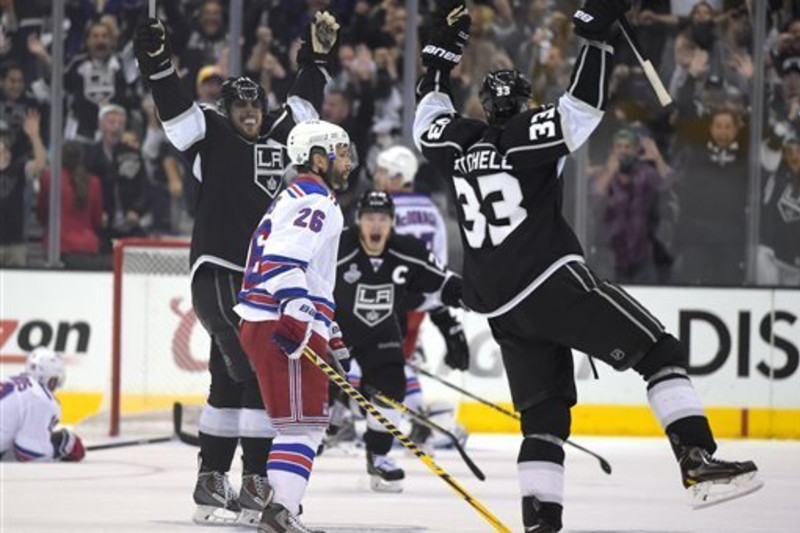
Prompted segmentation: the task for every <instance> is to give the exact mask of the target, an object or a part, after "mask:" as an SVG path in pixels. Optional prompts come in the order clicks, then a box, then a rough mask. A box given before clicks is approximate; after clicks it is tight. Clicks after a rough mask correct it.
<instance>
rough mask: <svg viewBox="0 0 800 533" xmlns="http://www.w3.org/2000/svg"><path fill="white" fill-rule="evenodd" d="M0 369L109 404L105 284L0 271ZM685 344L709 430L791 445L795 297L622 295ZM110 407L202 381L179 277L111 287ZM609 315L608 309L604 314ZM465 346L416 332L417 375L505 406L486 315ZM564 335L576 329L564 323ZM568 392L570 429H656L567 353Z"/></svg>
mask: <svg viewBox="0 0 800 533" xmlns="http://www.w3.org/2000/svg"><path fill="white" fill-rule="evenodd" d="M0 291H2V295H3V296H2V315H1V316H0V321H1V322H0V374H1V375H2V376H8V375H10V374H13V373H16V372H18V371H20V370H21V368H22V366H21V362H22V361H23V360H24V353H26V351H28V350H30V349H32V348H34V347H36V346H40V345H45V346H50V347H52V348H55V349H58V350H60V351H62V352H64V353H65V355H66V357H67V359H68V363H69V373H68V379H67V384H66V387H65V389H64V391H63V392H62V393H61V395H60V396H61V399H62V404H63V407H64V421H65V422H66V423H76V422H78V421H80V420H81V419H84V418H86V417H88V416H91V415H94V414H96V413H98V411H102V410H104V409H107V408H108V398H109V395H110V391H111V385H110V384H111V360H112V357H111V345H112V344H111V342H112V334H111V331H112V279H111V275H110V274H106V273H74V272H59V271H54V272H44V271H35V272H34V271H8V270H4V271H0ZM629 292H630V293H631V295H633V296H634V297H635V298H636V299H638V300H639V301H641V302H642V304H644V305H645V306H646V307H647V308H648V309H649V310H650V311H651V312H652V313H653V315H655V316H656V317H657V318H658V319H659V320H660V321H661V322H662V323H663V324H664V326H665V327H666V328H667V330H668V331H670V332H673V333H674V334H676V335H677V336H678V337H679V338H681V340H683V341H684V342H685V343H686V344H687V345H688V347H689V352H690V373H691V375H692V379H693V381H694V383H695V385H696V387H697V389H698V391H699V392H700V395H701V399H702V400H703V403H704V404H705V406H706V407H707V408H708V412H709V415H710V418H711V422H712V425H713V426H714V428H715V430H716V432H717V433H718V434H719V435H720V436H728V437H741V436H752V437H779V438H800V375H799V374H800V370H799V369H798V364H799V363H800V320H799V319H800V289H739V288H737V289H727V288H720V289H695V288H679V287H659V288H655V287H632V288H630V291H629ZM123 294H124V296H123V321H122V325H123V328H122V346H123V351H122V366H121V377H122V388H121V399H122V412H123V415H130V414H132V413H137V412H147V411H152V410H155V409H159V408H166V407H168V406H169V405H171V403H172V402H173V401H175V400H176V399H180V400H181V401H184V402H188V403H196V402H201V401H202V399H203V396H204V394H205V391H206V390H207V386H208V377H207V371H206V366H207V357H208V355H207V354H208V340H207V338H206V335H205V333H204V331H203V330H202V326H200V324H199V323H198V322H197V321H196V317H194V314H193V313H192V312H191V297H190V294H189V284H188V280H187V279H185V278H180V277H162V278H152V277H150V278H145V277H144V276H142V277H141V278H139V277H137V276H136V275H129V276H126V280H125V283H124V286H123ZM609 312H612V311H611V310H610V311H609ZM462 320H463V322H464V327H465V332H466V335H467V338H468V340H469V343H470V350H471V354H472V366H471V369H470V371H469V372H468V373H464V374H462V373H458V372H450V371H449V370H448V369H447V368H446V367H444V365H443V364H442V359H443V355H444V342H443V341H442V339H441V337H440V335H439V333H438V331H436V329H435V328H433V327H432V325H431V324H429V323H428V322H427V321H426V322H425V323H424V324H423V327H422V331H421V338H422V344H423V347H424V349H425V353H426V356H427V368H428V369H429V370H432V371H435V372H436V373H437V374H439V375H440V376H442V377H443V378H445V379H447V380H450V381H452V382H453V383H455V384H457V385H459V386H460V387H463V388H465V389H467V390H469V391H471V392H473V393H475V394H478V395H480V396H482V397H484V398H486V399H488V400H491V401H493V402H497V403H500V404H502V405H505V406H510V404H509V403H508V402H509V398H510V397H509V394H508V387H507V385H506V380H505V375H504V373H503V368H502V363H501V360H500V353H499V348H498V347H497V345H496V344H495V343H494V341H493V340H492V338H491V334H490V332H489V329H488V325H487V323H486V320H485V319H483V318H481V317H478V316H476V315H474V314H464V315H463V316H462ZM575 327H580V324H576V325H575ZM575 363H576V364H575V367H576V377H577V379H578V391H579V397H580V403H579V406H578V407H577V408H576V409H575V411H574V418H573V429H574V432H575V433H587V434H601V435H656V434H660V433H661V430H660V428H659V427H658V424H657V422H656V421H655V419H654V418H653V417H652V415H651V414H650V411H649V408H648V407H647V404H646V399H645V393H644V384H643V383H642V381H641V379H640V378H639V376H638V375H636V374H635V373H633V372H628V373H623V374H620V373H616V372H614V371H613V370H612V369H611V368H609V367H607V366H605V365H603V364H602V363H598V370H599V372H600V379H599V380H595V379H594V378H593V377H592V373H591V370H590V367H589V365H588V359H587V358H586V357H585V356H584V355H582V354H576V359H575ZM422 383H423V387H424V391H425V395H426V399H427V400H428V401H429V402H430V401H436V400H442V401H447V402H451V403H454V404H456V403H457V404H458V405H459V420H460V421H461V423H462V424H464V425H465V426H467V428H468V429H469V430H471V431H486V432H507V431H515V430H516V424H515V422H514V421H513V420H511V419H508V418H506V417H504V415H502V414H500V413H496V412H494V411H491V410H489V409H487V408H485V407H483V406H481V405H479V404H476V403H472V402H465V401H463V400H464V399H462V398H460V397H459V396H458V395H457V394H454V393H452V392H451V391H450V390H449V389H447V388H445V387H443V386H441V385H439V384H437V383H435V382H432V381H430V380H426V379H425V378H423V380H422Z"/></svg>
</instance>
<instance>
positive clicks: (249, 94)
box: [220, 76, 267, 114]
mask: <svg viewBox="0 0 800 533" xmlns="http://www.w3.org/2000/svg"><path fill="white" fill-rule="evenodd" d="M235 100H243V101H245V102H253V101H258V102H260V103H261V109H262V111H263V112H264V113H265V114H266V112H267V93H266V92H265V91H264V88H263V87H262V86H261V85H259V84H258V83H256V82H254V81H253V80H251V79H250V78H248V77H247V76H238V77H236V76H231V77H229V78H225V81H223V82H222V96H221V97H220V106H221V107H222V108H223V109H224V110H225V112H226V113H229V112H230V109H231V106H232V105H233V102H234V101H235Z"/></svg>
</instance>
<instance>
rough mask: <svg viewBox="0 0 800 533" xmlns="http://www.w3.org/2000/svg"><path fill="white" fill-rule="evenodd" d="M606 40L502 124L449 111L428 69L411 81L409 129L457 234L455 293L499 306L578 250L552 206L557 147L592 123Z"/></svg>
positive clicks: (488, 307) (556, 202) (560, 156)
mask: <svg viewBox="0 0 800 533" xmlns="http://www.w3.org/2000/svg"><path fill="white" fill-rule="evenodd" d="M611 51H612V50H611V49H610V47H606V46H605V45H585V46H584V48H583V49H582V51H581V55H580V56H579V58H578V65H576V71H575V73H574V74H573V79H572V81H571V84H570V89H569V90H568V91H567V93H566V94H565V95H564V96H562V97H561V98H560V100H559V102H558V104H557V105H555V106H552V105H551V106H542V107H540V108H537V109H531V110H527V111H524V112H521V113H519V114H518V115H516V116H514V117H513V118H511V119H510V120H509V121H508V122H507V123H506V124H505V125H504V126H503V127H494V126H489V125H488V124H486V123H484V122H481V121H477V120H470V119H465V118H462V117H460V116H458V115H457V114H456V113H455V109H454V108H453V106H452V103H451V101H450V98H449V95H448V94H447V92H446V87H443V86H441V85H440V84H439V82H440V80H439V78H434V76H433V75H432V74H431V73H430V72H429V73H428V74H426V78H423V81H422V82H421V84H420V88H421V89H422V93H423V94H425V96H424V97H423V98H422V100H421V101H420V102H419V104H418V107H417V112H416V117H415V123H414V138H415V141H416V143H417V146H418V148H419V149H420V150H421V151H422V153H423V154H424V155H425V157H426V158H427V159H428V160H429V161H430V162H431V163H432V164H433V165H435V166H436V167H437V168H438V169H439V170H440V171H441V172H442V173H443V175H445V176H450V177H451V179H450V180H448V185H449V188H450V192H451V194H452V196H453V198H454V199H455V201H456V206H457V212H458V221H459V226H460V232H461V237H462V242H463V244H464V269H463V273H464V301H465V303H466V305H467V307H469V308H470V309H472V310H474V311H477V312H479V313H481V314H484V315H488V316H490V317H491V316H498V315H500V314H503V313H505V312H507V311H508V310H510V309H511V308H513V307H514V306H515V305H516V304H517V303H519V302H520V301H521V300H522V299H524V298H525V297H526V296H528V295H529V294H530V293H531V292H532V291H533V290H535V289H536V287H537V286H539V285H540V284H541V283H542V282H543V281H544V280H545V279H547V277H548V276H549V275H550V274H551V273H552V272H554V271H555V270H556V269H558V268H559V267H560V266H562V265H564V264H566V263H567V262H570V261H575V260H582V255H583V252H582V249H581V246H580V243H579V242H578V239H577V237H576V236H575V233H574V232H573V231H572V229H571V228H570V227H569V225H568V224H567V221H566V220H565V218H564V216H563V215H562V213H561V208H562V202H563V182H562V181H561V179H560V175H561V171H562V169H563V165H564V157H565V156H566V155H568V154H569V153H570V152H572V151H573V150H575V149H577V147H578V146H580V144H582V143H583V142H584V141H585V140H586V138H588V136H589V134H590V133H591V131H592V130H593V129H594V128H595V127H596V126H597V125H598V124H599V122H600V119H601V117H602V111H601V108H602V107H603V104H604V95H605V94H606V91H605V87H606V79H607V76H608V69H609V68H610V67H611V65H612V61H611V60H610V58H608V57H606V56H608V55H610V52H611Z"/></svg>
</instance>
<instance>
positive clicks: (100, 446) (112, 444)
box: [86, 435, 175, 452]
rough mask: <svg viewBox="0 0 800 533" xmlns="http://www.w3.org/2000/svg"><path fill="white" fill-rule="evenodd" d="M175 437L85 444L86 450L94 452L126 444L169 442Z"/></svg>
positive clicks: (139, 444) (124, 446) (138, 444)
mask: <svg viewBox="0 0 800 533" xmlns="http://www.w3.org/2000/svg"><path fill="white" fill-rule="evenodd" d="M174 438H175V437H174V436H172V435H170V436H169V437H152V438H149V439H138V440H125V441H120V442H107V443H105V444H95V445H93V446H87V447H86V451H87V452H96V451H98V450H111V449H112V448H127V447H128V446H141V445H144V444H159V443H162V442H169V441H171V440H173V439H174Z"/></svg>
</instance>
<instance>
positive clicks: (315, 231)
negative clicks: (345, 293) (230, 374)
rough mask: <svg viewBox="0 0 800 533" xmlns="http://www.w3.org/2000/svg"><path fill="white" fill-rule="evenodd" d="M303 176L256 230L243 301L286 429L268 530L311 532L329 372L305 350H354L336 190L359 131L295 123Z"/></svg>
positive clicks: (273, 476)
mask: <svg viewBox="0 0 800 533" xmlns="http://www.w3.org/2000/svg"><path fill="white" fill-rule="evenodd" d="M287 148H288V151H289V157H291V160H292V163H293V164H294V166H295V168H296V169H297V171H298V174H299V176H298V177H297V179H295V181H294V182H293V183H292V185H290V186H289V187H288V188H286V189H285V190H284V191H283V192H281V194H280V195H278V198H276V199H275V202H274V203H273V204H272V206H270V208H269V210H268V211H267V213H266V215H264V217H263V218H262V219H261V223H260V224H259V226H258V229H256V231H255V233H254V234H253V238H252V241H251V243H250V252H249V255H248V258H247V270H246V271H245V275H244V282H243V284H242V290H241V291H240V292H239V302H240V303H239V304H238V305H237V306H236V307H235V308H234V310H235V311H236V313H238V315H239V316H240V317H241V318H242V326H241V339H242V346H243V347H244V349H245V351H246V352H247V356H248V358H249V359H250V363H251V364H252V365H253V368H254V369H255V372H256V377H257V378H258V383H259V386H260V388H261V396H262V398H263V400H264V405H265V406H266V408H267V412H268V413H269V416H270V417H271V419H272V422H273V423H274V425H275V427H276V429H277V431H278V436H277V437H275V441H274V443H273V445H272V450H271V451H270V454H269V462H268V464H267V473H268V477H269V484H270V486H271V487H268V490H269V493H268V494H267V497H266V501H267V505H266V507H265V508H264V511H263V513H262V514H261V522H260V524H259V531H262V532H264V533H309V531H310V530H309V529H307V528H306V527H305V526H303V524H301V523H300V521H299V519H298V518H297V515H298V513H299V510H300V501H301V500H302V498H303V494H304V493H305V489H306V485H307V484H308V478H309V477H310V476H311V469H312V466H313V464H314V457H315V454H316V450H317V448H318V447H319V445H320V443H321V442H322V437H323V435H324V434H325V428H326V427H327V426H328V378H327V376H325V374H324V373H323V372H322V371H321V370H320V369H319V368H317V367H316V366H315V365H314V364H313V363H312V362H311V361H309V360H308V359H306V358H303V357H302V355H303V350H304V349H305V347H306V346H308V347H310V348H311V350H313V351H314V352H315V353H316V354H318V355H319V356H321V357H325V354H326V352H327V345H328V344H329V345H330V347H331V350H333V351H334V353H335V354H337V356H341V357H344V358H347V357H348V355H347V350H346V349H345V348H344V347H343V345H342V341H341V337H340V336H338V335H337V333H336V332H337V331H338V328H337V327H336V326H335V323H333V316H334V309H335V306H334V303H333V286H334V283H335V282H336V253H337V250H338V248H339V235H340V234H341V231H342V224H343V220H344V218H343V215H342V211H341V208H340V207H339V204H338V203H337V202H336V199H335V198H334V197H333V195H332V192H331V190H341V189H344V188H345V187H346V185H347V176H348V174H349V173H350V170H351V160H350V149H351V147H350V139H349V137H348V135H347V133H346V132H345V131H344V130H343V129H342V128H340V127H339V126H336V125H335V124H331V123H329V122H324V121H318V120H312V121H308V122H304V123H302V124H298V125H297V126H295V127H294V128H293V129H292V131H291V133H289V139H288V141H287Z"/></svg>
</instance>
